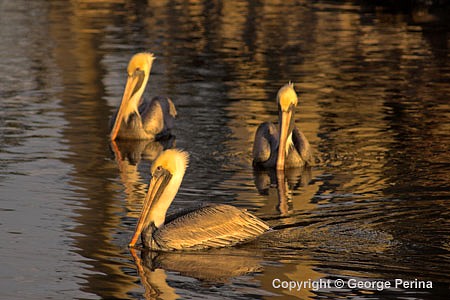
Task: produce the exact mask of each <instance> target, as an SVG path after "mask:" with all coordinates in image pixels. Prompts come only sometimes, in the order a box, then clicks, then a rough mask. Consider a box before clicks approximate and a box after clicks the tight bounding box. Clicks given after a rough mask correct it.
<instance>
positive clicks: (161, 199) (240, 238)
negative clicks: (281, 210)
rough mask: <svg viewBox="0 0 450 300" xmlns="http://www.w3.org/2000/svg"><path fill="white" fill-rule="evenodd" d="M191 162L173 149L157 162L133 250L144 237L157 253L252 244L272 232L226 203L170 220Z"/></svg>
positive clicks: (261, 223) (253, 217)
mask: <svg viewBox="0 0 450 300" xmlns="http://www.w3.org/2000/svg"><path fill="white" fill-rule="evenodd" d="M188 159H189V158H188V154H187V152H184V151H180V150H177V149H169V150H165V151H164V152H162V153H161V154H160V155H159V156H158V158H157V159H156V160H155V162H154V163H153V165H152V168H151V172H152V179H151V181H150V185H149V189H148V192H147V194H146V197H145V199H144V203H143V206H142V212H141V215H140V216H139V220H138V223H137V225H136V230H135V232H134V235H133V238H132V240H131V242H130V247H133V246H134V245H135V244H136V242H137V240H138V239H139V236H140V235H141V238H142V243H143V245H144V247H148V248H151V249H155V250H163V251H171V250H199V249H206V248H220V247H228V246H234V245H237V244H241V243H245V242H248V241H250V240H252V239H254V238H256V237H258V236H259V235H261V234H262V233H264V232H265V231H267V230H269V226H268V225H267V224H266V223H265V222H263V221H262V220H260V219H258V218H257V217H255V216H254V215H252V214H250V213H249V212H247V211H245V210H240V209H238V208H236V207H234V206H231V205H225V204H206V205H202V206H200V207H194V208H190V209H185V210H182V211H180V212H178V213H176V214H174V215H172V216H169V217H167V218H166V212H167V210H168V208H169V206H170V204H171V203H172V201H173V199H174V197H175V195H176V193H177V192H178V189H179V187H180V185H181V181H182V179H183V176H184V173H185V170H186V167H187V163H188Z"/></svg>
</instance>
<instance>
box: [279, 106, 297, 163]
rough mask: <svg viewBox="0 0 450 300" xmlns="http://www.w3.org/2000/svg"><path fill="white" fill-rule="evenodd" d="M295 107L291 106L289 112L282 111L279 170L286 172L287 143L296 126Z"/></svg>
mask: <svg viewBox="0 0 450 300" xmlns="http://www.w3.org/2000/svg"><path fill="white" fill-rule="evenodd" d="M293 111H294V106H293V105H290V106H289V108H288V109H287V110H281V111H280V130H279V132H280V140H279V145H278V156H277V170H284V164H285V160H286V152H287V150H288V149H286V146H287V145H286V143H287V139H288V137H289V135H290V134H291V133H292V130H293V128H294V127H293V126H294V117H293V116H294V113H293Z"/></svg>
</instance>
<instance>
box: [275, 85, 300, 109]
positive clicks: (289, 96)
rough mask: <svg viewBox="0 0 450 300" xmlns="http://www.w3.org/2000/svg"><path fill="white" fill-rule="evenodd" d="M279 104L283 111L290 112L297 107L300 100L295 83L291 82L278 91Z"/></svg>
mask: <svg viewBox="0 0 450 300" xmlns="http://www.w3.org/2000/svg"><path fill="white" fill-rule="evenodd" d="M277 103H278V105H279V106H280V109H281V110H282V111H288V110H289V109H292V108H294V107H295V106H297V103H298V98H297V93H296V92H295V90H294V84H293V83H291V82H289V83H288V84H286V85H285V86H283V87H282V88H281V89H280V90H279V91H278V94H277Z"/></svg>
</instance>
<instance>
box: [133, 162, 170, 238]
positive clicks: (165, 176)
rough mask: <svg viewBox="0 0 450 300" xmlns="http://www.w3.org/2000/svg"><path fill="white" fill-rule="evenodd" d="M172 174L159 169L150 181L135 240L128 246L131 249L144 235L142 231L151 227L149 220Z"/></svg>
mask: <svg viewBox="0 0 450 300" xmlns="http://www.w3.org/2000/svg"><path fill="white" fill-rule="evenodd" d="M171 177H172V174H170V172H169V171H167V170H166V169H164V168H160V169H157V170H156V171H155V172H154V174H153V177H152V179H151V180H150V185H149V187H148V191H147V194H146V195H145V199H144V203H143V204H142V211H141V215H140V216H139V220H138V222H137V225H136V229H135V230H134V235H133V238H132V239H131V242H130V243H129V244H128V246H129V247H133V246H134V245H135V244H136V242H137V240H138V239H139V236H140V235H141V233H142V230H144V229H145V228H147V227H148V226H149V225H151V220H150V218H149V216H150V212H151V210H152V207H153V204H154V203H157V202H158V200H159V198H160V197H161V194H162V193H163V192H164V190H165V188H166V186H167V184H168V183H169V181H170V179H171Z"/></svg>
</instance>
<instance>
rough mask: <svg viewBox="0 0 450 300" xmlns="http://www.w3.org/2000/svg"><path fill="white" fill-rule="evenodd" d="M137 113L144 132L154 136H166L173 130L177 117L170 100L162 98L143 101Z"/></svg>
mask: <svg viewBox="0 0 450 300" xmlns="http://www.w3.org/2000/svg"><path fill="white" fill-rule="evenodd" d="M139 113H140V114H141V118H142V126H143V127H144V130H145V131H146V132H147V133H150V134H152V135H154V136H163V135H167V134H168V133H169V132H170V130H171V129H172V128H173V126H174V122H175V117H176V116H177V111H176V109H175V105H174V104H173V102H172V100H170V99H169V98H164V97H155V98H153V99H152V100H151V101H144V102H143V103H142V104H141V105H140V106H139Z"/></svg>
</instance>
